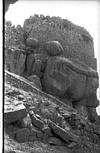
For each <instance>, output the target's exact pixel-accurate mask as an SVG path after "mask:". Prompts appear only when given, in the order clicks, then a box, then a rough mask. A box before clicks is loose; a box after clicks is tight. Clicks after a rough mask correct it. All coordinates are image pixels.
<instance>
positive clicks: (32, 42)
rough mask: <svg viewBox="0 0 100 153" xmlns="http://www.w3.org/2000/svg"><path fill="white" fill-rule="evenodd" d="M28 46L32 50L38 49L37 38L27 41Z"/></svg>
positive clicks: (30, 38)
mask: <svg viewBox="0 0 100 153" xmlns="http://www.w3.org/2000/svg"><path fill="white" fill-rule="evenodd" d="M26 45H27V46H30V47H32V48H38V47H39V41H38V40H37V39H36V38H33V37H29V38H27V39H26Z"/></svg>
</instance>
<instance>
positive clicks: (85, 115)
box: [75, 105, 88, 121]
mask: <svg viewBox="0 0 100 153" xmlns="http://www.w3.org/2000/svg"><path fill="white" fill-rule="evenodd" d="M75 109H76V110H77V111H78V113H79V114H80V115H81V116H82V117H83V118H84V120H86V121H87V120H88V110H87V107H86V106H83V105H75Z"/></svg>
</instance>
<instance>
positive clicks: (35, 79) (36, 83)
mask: <svg viewBox="0 0 100 153" xmlns="http://www.w3.org/2000/svg"><path fill="white" fill-rule="evenodd" d="M28 80H29V81H30V82H31V84H33V85H34V86H35V87H37V88H39V89H40V90H42V86H41V82H40V78H39V77H38V76H37V75H31V76H29V77H28Z"/></svg>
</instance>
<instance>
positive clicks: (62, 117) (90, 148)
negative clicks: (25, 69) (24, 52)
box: [4, 72, 100, 153]
mask: <svg viewBox="0 0 100 153" xmlns="http://www.w3.org/2000/svg"><path fill="white" fill-rule="evenodd" d="M10 78H11V79H10ZM19 85H20V87H19ZM27 87H28V88H27ZM29 89H30V90H29ZM5 99H6V100H5V116H6V114H7V116H8V118H7V119H8V120H7V121H6V117H5V140H4V142H5V147H4V148H5V152H9V151H10V150H13V151H15V152H16V153H17V152H26V153H28V152H34V153H40V152H43V153H45V152H46V153H51V152H54V153H56V152H58V153H61V152H63V153H67V152H68V153H70V152H72V153H75V152H77V153H78V152H80V153H81V152H82V153H89V152H91V153H92V152H93V153H99V152H100V148H99V145H100V144H99V143H100V125H99V124H97V125H95V124H92V123H90V122H89V121H88V120H87V119H85V118H84V117H83V116H81V115H80V114H78V113H77V111H76V110H75V109H73V108H72V107H70V106H68V105H65V104H63V103H61V102H60V101H59V100H57V99H56V98H55V97H53V96H50V95H48V94H46V93H43V92H41V91H40V90H39V89H37V88H35V87H33V86H32V85H31V84H30V85H29V83H28V81H27V80H24V78H23V80H22V78H20V77H19V76H17V75H14V74H11V73H9V72H8V73H7V72H6V83H5ZM16 101H17V103H16ZM14 104H15V107H13V109H15V108H16V107H17V106H18V105H20V104H23V105H24V106H25V108H26V112H27V115H26V114H25V116H24V117H22V118H21V115H20V117H18V114H19V112H17V111H16V109H15V110H14V111H13V114H10V112H11V111H12V110H11V106H12V105H14ZM9 106H10V107H9ZM19 108H20V110H21V109H23V107H22V106H20V107H19ZM16 112H17V113H16ZM33 112H34V113H33ZM15 113H16V118H15V121H14V120H13V121H12V117H13V116H14V115H15ZM22 114H23V112H22ZM28 115H29V116H30V117H29V116H28ZM32 115H34V117H33V118H32ZM23 118H24V119H23ZM47 127H48V129H49V130H46V131H45V130H43V129H45V128H47ZM50 129H51V130H50ZM23 130H24V133H23ZM27 130H28V132H29V133H28V134H27V135H28V136H26V137H25V132H26V133H27Z"/></svg>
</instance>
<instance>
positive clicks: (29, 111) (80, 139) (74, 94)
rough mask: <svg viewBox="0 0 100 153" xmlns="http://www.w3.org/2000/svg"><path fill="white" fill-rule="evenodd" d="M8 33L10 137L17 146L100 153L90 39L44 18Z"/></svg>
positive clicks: (66, 23)
mask: <svg viewBox="0 0 100 153" xmlns="http://www.w3.org/2000/svg"><path fill="white" fill-rule="evenodd" d="M5 32H6V33H5V38H6V39H5V69H6V70H5V84H6V86H5V88H6V92H5V108H7V109H5V112H4V118H5V120H4V122H5V130H6V133H7V134H8V135H9V136H10V137H11V139H13V141H16V142H18V143H26V142H35V141H43V143H49V144H50V145H56V146H57V145H58V146H59V145H60V146H66V148H67V149H68V148H69V149H70V151H73V150H72V149H75V150H74V151H76V152H82V153H85V151H84V149H86V152H93V153H98V152H100V147H99V143H100V130H99V128H100V119H99V117H98V115H97V113H96V107H97V106H98V105H99V101H98V99H97V95H96V94H97V89H98V87H99V83H98V82H99V76H98V73H97V70H96V59H95V57H94V48H93V38H92V37H91V35H90V34H89V33H88V32H87V31H86V30H85V29H84V28H81V27H78V26H76V25H74V24H73V23H71V22H69V21H68V20H65V19H61V18H59V17H49V16H47V17H44V16H42V15H40V16H38V15H34V16H31V17H30V18H29V19H26V20H25V22H24V25H23V27H21V26H20V25H18V26H17V27H14V26H12V24H11V23H10V22H6V26H5ZM47 145H48V144H47ZM85 147H86V148H85ZM80 149H81V151H80ZM63 152H64V151H63ZM57 153H58V152H57ZM60 153H61V152H60Z"/></svg>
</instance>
